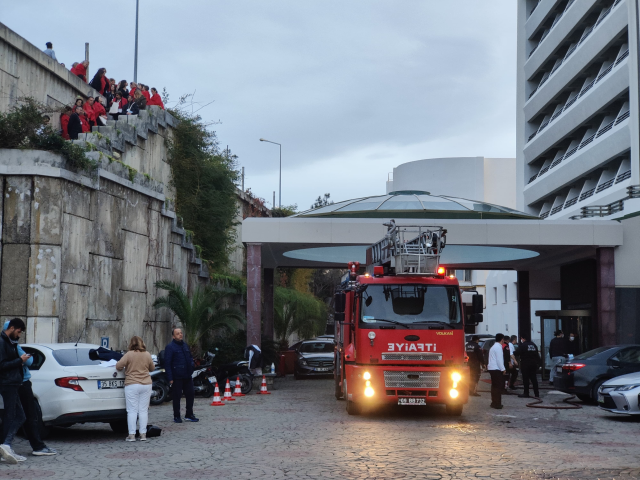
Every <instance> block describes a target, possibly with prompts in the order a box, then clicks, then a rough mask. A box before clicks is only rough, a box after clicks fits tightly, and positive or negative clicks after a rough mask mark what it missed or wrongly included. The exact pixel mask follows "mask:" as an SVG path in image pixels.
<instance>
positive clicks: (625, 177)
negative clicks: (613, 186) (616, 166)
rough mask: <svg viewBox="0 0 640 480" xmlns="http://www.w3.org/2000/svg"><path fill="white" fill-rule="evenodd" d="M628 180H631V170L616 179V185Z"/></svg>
mask: <svg viewBox="0 0 640 480" xmlns="http://www.w3.org/2000/svg"><path fill="white" fill-rule="evenodd" d="M628 178H631V170H627V171H626V172H622V173H621V174H619V175H618V176H617V177H616V183H620V182H624V181H625V180H627V179H628Z"/></svg>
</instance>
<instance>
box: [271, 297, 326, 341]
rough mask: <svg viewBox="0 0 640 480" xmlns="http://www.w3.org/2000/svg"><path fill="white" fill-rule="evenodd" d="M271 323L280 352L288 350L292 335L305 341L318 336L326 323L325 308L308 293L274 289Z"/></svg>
mask: <svg viewBox="0 0 640 480" xmlns="http://www.w3.org/2000/svg"><path fill="white" fill-rule="evenodd" d="M273 303H274V309H273V310H274V312H273V313H274V315H273V323H274V329H275V334H276V341H277V342H278V344H279V346H280V349H281V350H286V349H287V348H288V339H289V337H290V336H291V335H292V334H294V333H295V334H297V335H298V337H300V338H303V339H306V338H312V337H315V336H317V335H320V334H321V333H322V332H323V331H324V327H325V325H326V321H327V307H326V305H325V304H324V303H323V302H321V301H320V300H318V299H317V298H316V297H314V296H313V295H311V294H310V293H304V292H299V291H298V290H294V289H292V288H283V287H276V289H275V295H274V302H273Z"/></svg>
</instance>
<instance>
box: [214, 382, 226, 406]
mask: <svg viewBox="0 0 640 480" xmlns="http://www.w3.org/2000/svg"><path fill="white" fill-rule="evenodd" d="M211 406H212V407H220V406H224V403H223V402H222V401H220V389H219V388H218V382H216V388H215V390H214V391H213V402H211Z"/></svg>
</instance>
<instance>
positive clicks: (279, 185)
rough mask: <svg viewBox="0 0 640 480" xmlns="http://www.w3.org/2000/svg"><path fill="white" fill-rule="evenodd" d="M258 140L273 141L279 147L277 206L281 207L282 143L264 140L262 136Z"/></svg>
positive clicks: (269, 141)
mask: <svg viewBox="0 0 640 480" xmlns="http://www.w3.org/2000/svg"><path fill="white" fill-rule="evenodd" d="M260 141H261V142H268V143H273V144H274V145H278V146H279V147H280V176H279V180H278V207H279V208H282V145H280V144H279V143H278V142H272V141H271V140H266V139H264V138H261V139H260Z"/></svg>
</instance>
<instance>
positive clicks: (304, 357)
mask: <svg viewBox="0 0 640 480" xmlns="http://www.w3.org/2000/svg"><path fill="white" fill-rule="evenodd" d="M334 349H335V347H334V344H333V341H332V340H328V339H317V340H306V341H304V342H302V343H300V345H299V346H298V348H297V349H296V363H295V366H294V372H293V374H294V377H295V378H296V379H299V378H301V377H302V376H310V375H333V369H334V366H335V363H334V358H333V357H334V356H333V352H334Z"/></svg>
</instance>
